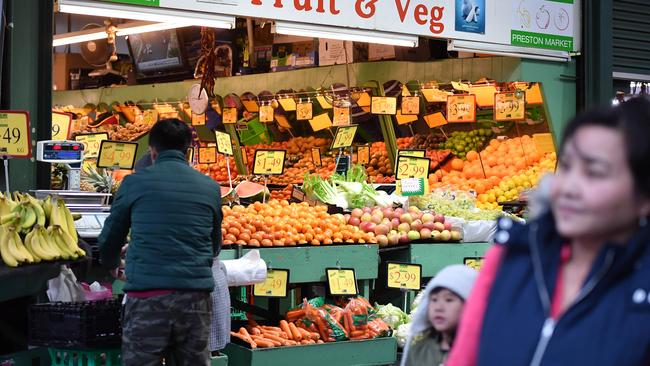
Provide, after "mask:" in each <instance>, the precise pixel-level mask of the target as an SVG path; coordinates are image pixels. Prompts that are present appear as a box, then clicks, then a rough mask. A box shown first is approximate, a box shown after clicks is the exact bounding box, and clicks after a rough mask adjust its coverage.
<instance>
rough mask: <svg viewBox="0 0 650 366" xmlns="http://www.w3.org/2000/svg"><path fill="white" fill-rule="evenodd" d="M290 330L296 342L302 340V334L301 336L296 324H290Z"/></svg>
mask: <svg viewBox="0 0 650 366" xmlns="http://www.w3.org/2000/svg"><path fill="white" fill-rule="evenodd" d="M289 329H291V335H293V339H294V340H296V341H301V340H302V334H300V332H299V331H298V328H296V325H295V324H294V323H289Z"/></svg>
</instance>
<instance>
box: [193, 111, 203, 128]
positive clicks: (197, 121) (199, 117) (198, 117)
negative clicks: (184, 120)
mask: <svg viewBox="0 0 650 366" xmlns="http://www.w3.org/2000/svg"><path fill="white" fill-rule="evenodd" d="M192 126H205V113H201V114H196V113H193V112H192Z"/></svg>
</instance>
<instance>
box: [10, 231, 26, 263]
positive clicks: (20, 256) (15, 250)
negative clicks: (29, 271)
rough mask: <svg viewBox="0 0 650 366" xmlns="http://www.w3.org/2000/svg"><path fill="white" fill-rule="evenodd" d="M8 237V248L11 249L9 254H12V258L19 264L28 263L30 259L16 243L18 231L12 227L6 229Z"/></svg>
mask: <svg viewBox="0 0 650 366" xmlns="http://www.w3.org/2000/svg"><path fill="white" fill-rule="evenodd" d="M6 232H7V236H8V237H9V238H8V240H7V241H8V243H7V248H8V249H9V254H11V256H12V257H14V258H16V260H17V261H18V262H19V263H23V262H28V259H29V257H27V256H26V255H25V254H24V253H23V251H22V250H20V248H19V247H18V243H16V236H15V235H14V234H16V229H15V228H14V227H12V226H10V227H8V228H6Z"/></svg>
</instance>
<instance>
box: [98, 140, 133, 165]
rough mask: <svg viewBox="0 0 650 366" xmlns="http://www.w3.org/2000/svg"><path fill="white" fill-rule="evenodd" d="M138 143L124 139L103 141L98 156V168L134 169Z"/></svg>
mask: <svg viewBox="0 0 650 366" xmlns="http://www.w3.org/2000/svg"><path fill="white" fill-rule="evenodd" d="M137 151H138V144H136V143H134V142H123V141H108V140H104V141H102V143H101V145H100V147H99V156H98V157H97V167H98V168H120V169H133V165H134V164H135V156H136V153H137Z"/></svg>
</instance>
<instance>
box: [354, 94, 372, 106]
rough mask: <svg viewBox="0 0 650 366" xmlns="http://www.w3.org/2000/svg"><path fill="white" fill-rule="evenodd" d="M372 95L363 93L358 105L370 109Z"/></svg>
mask: <svg viewBox="0 0 650 366" xmlns="http://www.w3.org/2000/svg"><path fill="white" fill-rule="evenodd" d="M370 103H371V101H370V94H368V93H361V96H360V97H359V100H357V105H358V106H359V107H361V108H363V107H370Z"/></svg>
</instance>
